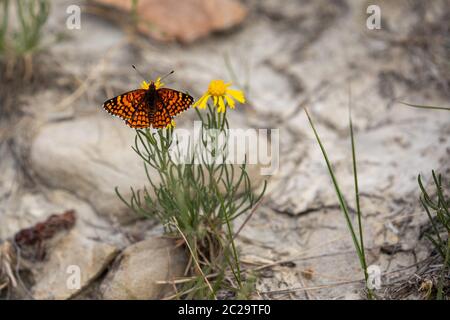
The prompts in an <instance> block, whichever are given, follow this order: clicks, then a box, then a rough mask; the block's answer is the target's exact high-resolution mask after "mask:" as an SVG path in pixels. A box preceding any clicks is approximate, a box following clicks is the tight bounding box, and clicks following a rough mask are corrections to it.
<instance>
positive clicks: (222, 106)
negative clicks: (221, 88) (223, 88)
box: [217, 97, 225, 113]
mask: <svg viewBox="0 0 450 320" xmlns="http://www.w3.org/2000/svg"><path fill="white" fill-rule="evenodd" d="M217 99H218V100H219V107H218V108H217V112H219V113H220V112H225V102H224V101H223V97H218V98H217Z"/></svg>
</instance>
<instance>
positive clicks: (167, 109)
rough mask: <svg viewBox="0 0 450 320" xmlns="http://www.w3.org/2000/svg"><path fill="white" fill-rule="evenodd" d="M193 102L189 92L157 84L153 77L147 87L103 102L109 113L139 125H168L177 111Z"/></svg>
mask: <svg viewBox="0 0 450 320" xmlns="http://www.w3.org/2000/svg"><path fill="white" fill-rule="evenodd" d="M193 102H194V98H192V97H191V96H190V95H189V94H187V93H183V92H180V91H177V90H174V89H169V88H156V85H155V83H154V82H153V81H152V82H150V84H149V87H148V89H136V90H132V91H128V92H125V93H123V94H121V95H118V96H117V97H114V98H112V99H109V100H107V101H105V102H104V103H103V108H104V109H105V110H106V111H107V112H108V113H110V114H112V115H114V116H117V117H119V118H122V119H123V120H125V123H126V124H127V125H128V126H129V127H131V128H136V129H141V128H148V127H150V126H152V127H153V128H155V129H160V128H165V127H167V125H169V124H171V123H172V119H173V117H174V116H176V115H177V114H179V113H181V112H183V111H185V110H187V109H188V108H189V107H190V106H191V104H192V103H193Z"/></svg>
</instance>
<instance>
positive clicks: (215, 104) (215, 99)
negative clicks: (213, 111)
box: [213, 96, 218, 106]
mask: <svg viewBox="0 0 450 320" xmlns="http://www.w3.org/2000/svg"><path fill="white" fill-rule="evenodd" d="M217 100H218V98H217V96H213V101H214V106H217V105H218V101H217Z"/></svg>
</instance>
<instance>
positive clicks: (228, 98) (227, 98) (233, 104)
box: [225, 95, 235, 109]
mask: <svg viewBox="0 0 450 320" xmlns="http://www.w3.org/2000/svg"><path fill="white" fill-rule="evenodd" d="M225 99H226V100H227V103H228V106H229V107H230V108H231V109H234V106H235V102H234V100H233V98H231V97H230V96H229V95H225Z"/></svg>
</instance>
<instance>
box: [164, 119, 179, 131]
mask: <svg viewBox="0 0 450 320" xmlns="http://www.w3.org/2000/svg"><path fill="white" fill-rule="evenodd" d="M176 126H177V124H176V123H175V120H173V119H172V120H171V121H170V123H169V124H168V125H167V126H166V128H167V129H170V128H175V127H176Z"/></svg>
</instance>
